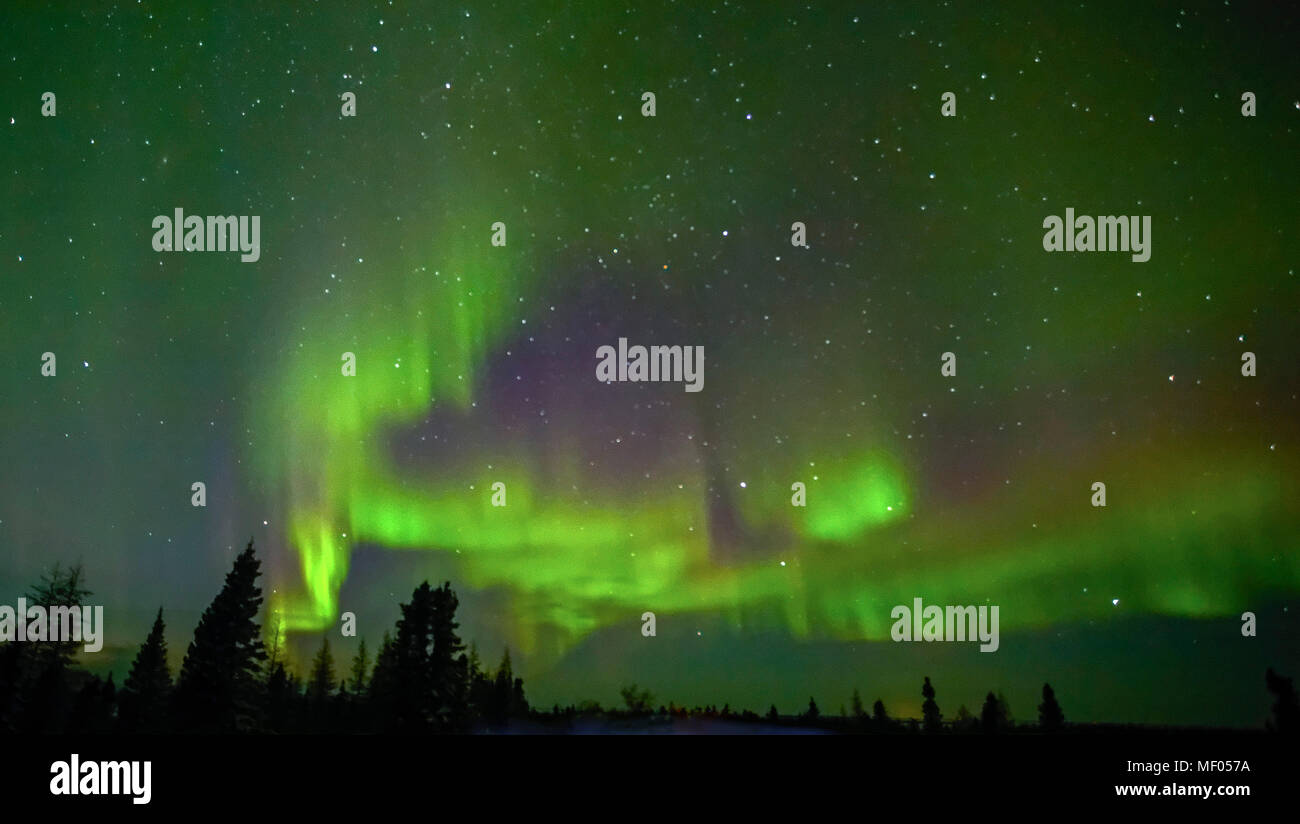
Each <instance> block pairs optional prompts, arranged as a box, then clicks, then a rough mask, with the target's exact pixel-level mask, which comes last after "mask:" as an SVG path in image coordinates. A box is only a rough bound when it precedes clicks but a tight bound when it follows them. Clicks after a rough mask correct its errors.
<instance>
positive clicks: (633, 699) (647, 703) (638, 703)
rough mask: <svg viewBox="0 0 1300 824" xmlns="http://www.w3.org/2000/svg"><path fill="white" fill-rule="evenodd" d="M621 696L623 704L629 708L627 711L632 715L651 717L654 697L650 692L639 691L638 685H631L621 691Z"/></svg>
mask: <svg viewBox="0 0 1300 824" xmlns="http://www.w3.org/2000/svg"><path fill="white" fill-rule="evenodd" d="M618 692H619V695H621V696H623V703H624V704H625V705H626V706H627V711H628V712H629V713H631V714H632V715H649V714H650V710H651V708H652V707H653V706H654V700H655V698H654V696H653V695H651V694H650V690H643V689H638V688H637V685H636V684H629V685H628V686H626V687H623V689H621V690H619V691H618Z"/></svg>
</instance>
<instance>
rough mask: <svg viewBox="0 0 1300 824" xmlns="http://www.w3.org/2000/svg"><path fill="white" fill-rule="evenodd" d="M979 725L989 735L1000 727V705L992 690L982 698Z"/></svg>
mask: <svg viewBox="0 0 1300 824" xmlns="http://www.w3.org/2000/svg"><path fill="white" fill-rule="evenodd" d="M980 726H981V727H982V728H983V730H984V732H985V733H988V734H989V735H992V734H993V733H996V732H998V731H1000V730H1001V728H1002V706H1001V703H1000V702H999V701H998V698H997V696H996V695H994V694H993V693H992V692H990V693H989V694H988V695H987V696H986V697H985V698H984V708H983V709H982V710H980Z"/></svg>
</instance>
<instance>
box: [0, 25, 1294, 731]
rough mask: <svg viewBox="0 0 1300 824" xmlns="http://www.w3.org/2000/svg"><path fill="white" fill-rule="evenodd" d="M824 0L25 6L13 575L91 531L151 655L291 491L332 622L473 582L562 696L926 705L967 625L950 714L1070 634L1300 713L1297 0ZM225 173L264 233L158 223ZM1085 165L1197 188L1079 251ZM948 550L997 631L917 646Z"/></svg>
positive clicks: (1085, 673) (11, 291)
mask: <svg viewBox="0 0 1300 824" xmlns="http://www.w3.org/2000/svg"><path fill="white" fill-rule="evenodd" d="M783 5H784V4H777V3H762V4H752V5H751V6H748V7H743V6H740V5H737V4H735V3H724V4H695V3H677V4H672V5H667V4H665V5H660V4H645V5H643V6H626V5H623V4H616V3H590V2H589V3H571V2H566V3H551V4H545V5H534V4H523V3H509V2H501V3H495V4H483V3H477V2H475V3H437V4H434V3H400V4H398V3H394V4H377V5H372V4H343V3H319V4H311V5H308V4H289V3H283V4H282V3H261V4H247V5H239V6H232V7H228V8H222V9H220V10H216V9H206V8H203V9H200V8H199V7H198V4H194V5H193V6H191V5H190V4H174V3H134V2H131V3H120V4H117V5H116V6H112V5H110V4H90V5H87V4H82V3H78V4H67V5H63V6H57V5H56V6H55V7H54V8H45V7H43V6H42V7H38V6H37V5H36V4H31V5H29V6H28V5H25V6H22V7H20V8H18V9H16V10H15V9H10V10H8V12H7V13H6V18H5V25H4V27H3V28H4V33H3V35H0V38H2V39H0V43H2V44H3V49H2V51H0V61H2V64H3V72H4V82H3V95H0V100H3V105H4V107H5V108H4V109H3V111H0V114H2V115H3V121H0V130H2V131H3V134H4V143H5V150H4V163H3V166H2V167H0V172H3V179H4V181H5V186H4V195H5V197H4V203H5V206H4V215H3V221H2V222H0V266H2V268H0V275H2V277H0V320H2V321H3V329H4V343H3V358H4V361H3V363H2V364H0V397H2V398H3V407H2V411H0V423H2V424H3V430H2V431H3V435H2V436H0V437H2V442H3V466H4V469H3V472H2V473H0V547H2V550H0V603H8V604H14V603H16V599H17V597H18V596H19V595H20V594H22V592H23V590H24V589H25V588H26V587H27V585H28V584H29V583H31V582H32V581H34V580H35V579H36V578H37V577H38V575H39V574H40V572H41V571H42V570H43V569H46V568H47V567H48V566H50V565H51V564H53V563H54V562H55V561H65V562H70V561H76V560H78V559H80V560H82V561H83V562H84V564H85V567H86V570H87V578H88V583H89V585H90V586H91V588H92V589H93V590H94V592H95V598H96V602H97V603H102V604H104V605H105V615H106V620H107V647H106V650H105V652H103V653H101V654H99V655H91V656H87V657H86V658H87V660H86V664H87V666H89V667H91V668H92V669H99V670H104V669H115V670H116V671H117V675H118V676H119V678H120V677H121V676H122V675H123V674H124V672H125V666H126V661H127V660H129V656H130V655H131V654H132V653H133V651H134V648H135V647H136V645H138V644H139V643H140V642H141V640H143V638H144V636H145V634H146V632H147V629H148V625H149V622H150V620H151V619H152V616H153V614H154V611H155V610H156V609H157V607H158V606H159V605H162V606H163V607H164V608H165V610H166V617H167V619H168V634H169V642H170V646H171V650H172V654H173V655H174V656H177V657H179V655H181V654H182V653H183V651H184V649H185V645H186V643H187V642H188V633H189V632H190V630H191V628H192V627H193V625H194V623H195V622H196V620H197V618H198V615H199V613H200V612H201V611H202V609H203V608H204V607H205V606H206V605H207V603H208V602H209V600H210V599H211V598H212V596H213V595H214V594H215V592H216V591H217V589H218V588H219V587H220V584H221V581H222V577H223V576H224V574H225V572H226V571H227V570H228V568H229V566H230V563H231V561H232V559H233V557H234V555H235V554H236V553H237V552H238V551H239V550H240V549H242V548H243V546H244V544H245V543H246V542H247V540H248V539H249V537H250V536H251V537H253V538H254V539H255V541H256V545H257V547H258V549H259V552H260V554H261V557H262V558H263V559H264V562H265V563H264V568H265V572H266V575H265V578H264V581H263V582H264V585H265V588H266V590H267V597H268V603H267V606H268V610H271V611H274V612H275V613H278V614H279V615H280V616H281V617H282V619H283V626H284V627H285V629H286V632H287V634H288V637H289V638H290V640H291V644H292V646H293V648H294V649H295V650H296V652H297V655H298V657H299V660H300V662H301V660H302V658H303V657H304V656H305V654H306V653H307V651H308V650H310V649H311V648H313V647H315V646H316V645H317V644H318V643H319V639H320V636H321V633H322V632H325V631H329V632H330V633H332V637H333V638H334V643H335V644H336V649H341V650H342V654H343V655H350V654H351V647H350V645H351V644H352V643H354V641H353V639H342V638H339V637H338V631H339V616H340V614H341V613H342V612H345V611H351V612H355V613H356V615H357V617H358V630H359V633H360V635H361V636H364V637H366V638H367V639H368V640H369V641H370V642H371V644H372V646H373V645H375V644H377V643H378V641H379V638H380V635H381V634H382V632H383V631H384V630H385V629H386V628H389V627H391V626H392V624H393V622H394V621H395V620H396V618H397V614H398V612H397V604H398V602H399V601H402V600H406V599H407V598H409V595H410V592H411V590H412V588H413V587H414V586H415V585H416V584H418V583H419V581H421V580H423V579H425V578H428V579H430V580H433V581H437V582H440V581H442V580H450V581H451V582H452V585H453V587H454V588H455V589H456V590H457V592H458V593H459V594H460V596H461V604H462V606H461V610H460V613H459V616H460V620H461V625H462V633H463V635H464V636H465V637H466V639H467V640H468V639H474V640H476V641H477V642H478V644H479V647H480V649H481V650H482V652H483V656H484V658H485V659H487V660H489V661H495V660H496V658H497V657H498V656H499V655H500V650H501V647H502V646H503V645H506V644H508V645H509V646H510V649H511V651H512V655H513V657H514V659H515V664H516V670H517V671H518V672H520V673H521V674H522V675H523V676H524V678H525V682H526V685H527V689H528V693H529V697H530V699H531V700H532V701H533V702H534V703H535V704H543V705H546V706H550V704H551V703H552V702H556V701H558V702H562V703H570V702H572V703H576V702H578V701H579V700H581V699H584V698H596V699H599V700H602V701H604V702H606V703H609V702H612V701H614V700H616V696H617V692H616V690H617V688H618V687H619V686H621V685H623V684H625V683H629V682H634V681H635V682H637V683H639V684H641V685H643V686H647V687H649V688H650V689H651V690H652V691H654V692H655V694H656V695H657V696H658V697H659V698H660V699H662V700H663V701H664V702H667V701H668V700H669V699H672V700H675V701H677V702H678V703H679V704H683V703H684V704H692V705H693V704H704V703H715V704H717V705H718V706H721V705H722V704H724V703H730V704H731V705H732V706H733V707H744V706H748V707H753V708H755V709H758V710H760V711H761V710H765V709H766V708H767V705H768V704H769V703H772V702H775V703H776V704H777V706H778V707H779V708H781V709H782V710H786V711H794V710H796V709H798V708H800V707H802V706H804V705H806V702H807V698H808V696H809V695H810V694H811V695H814V696H815V697H816V698H817V700H818V702H819V703H820V704H821V705H822V707H823V709H825V710H828V711H832V712H833V711H836V710H838V707H839V705H840V704H842V703H847V702H848V698H849V694H850V693H851V691H852V689H853V688H854V687H855V686H857V687H859V688H860V689H861V691H862V694H863V696H864V697H866V698H867V699H868V700H871V699H874V698H875V697H877V696H879V697H881V698H883V699H884V700H885V702H886V704H887V705H888V706H889V707H890V709H891V711H893V712H896V713H898V714H902V715H908V714H913V715H915V714H917V713H918V712H919V703H920V695H919V691H920V684H921V680H922V677H923V676H925V675H929V676H930V677H931V678H932V679H933V681H934V683H935V685H936V687H937V690H938V702H939V704H940V706H941V707H942V708H943V710H944V712H945V714H946V715H948V716H951V715H952V714H954V713H955V712H956V710H957V708H958V706H959V705H960V704H965V705H967V706H968V707H972V708H974V707H978V706H979V704H980V702H981V701H982V697H983V695H984V694H985V693H986V692H988V691H989V690H990V689H992V690H995V691H997V690H1000V691H1002V692H1004V693H1005V694H1006V695H1007V697H1008V699H1009V701H1010V704H1011V707H1012V710H1013V712H1014V713H1015V714H1016V716H1017V717H1018V718H1022V719H1027V718H1032V717H1034V706H1035V705H1036V704H1037V701H1038V695H1037V693H1038V690H1039V689H1040V688H1041V686H1042V683H1043V682H1044V681H1050V682H1052V684H1053V685H1054V686H1055V687H1056V691H1057V695H1058V696H1059V698H1060V700H1061V703H1062V705H1063V706H1064V708H1065V711H1066V713H1067V716H1068V717H1070V718H1071V719H1074V720H1095V721H1134V722H1159V723H1181V724H1214V725H1250V726H1258V725H1259V724H1261V723H1262V722H1263V719H1264V716H1265V715H1266V713H1267V711H1268V702H1269V696H1268V694H1267V692H1266V691H1265V689H1264V679H1263V674H1264V670H1265V668H1266V667H1267V666H1273V667H1275V668H1277V669H1279V670H1280V671H1282V672H1283V673H1284V674H1288V675H1297V674H1300V652H1298V649H1300V645H1298V644H1297V641H1298V640H1300V627H1298V626H1297V619H1300V614H1297V613H1298V612H1300V604H1297V602H1296V595H1297V593H1298V592H1300V554H1297V551H1298V550H1300V546H1298V539H1297V531H1296V525H1297V523H1298V518H1297V516H1300V454H1298V453H1297V449H1298V448H1300V437H1298V436H1300V425H1298V422H1300V402H1298V400H1297V387H1298V386H1300V367H1298V366H1297V363H1296V359H1297V350H1296V346H1295V336H1296V330H1297V329H1300V313H1298V312H1297V307H1298V306H1300V302H1298V299H1300V279H1297V275H1296V270H1297V268H1300V259H1297V256H1296V252H1295V249H1296V243H1297V231H1298V229H1300V225H1298V223H1297V217H1296V215H1297V209H1296V207H1297V202H1298V201H1297V193H1296V192H1297V189H1296V183H1297V179H1298V178H1297V171H1298V163H1297V157H1300V140H1297V130H1298V129H1300V86H1298V85H1297V76H1298V75H1297V71H1296V69H1297V64H1298V63H1300V61H1298V60H1297V58H1296V49H1295V44H1296V42H1297V35H1300V31H1298V29H1300V26H1297V22H1296V19H1295V18H1294V17H1293V16H1291V17H1288V16H1287V15H1290V14H1291V12H1290V11H1288V10H1286V9H1285V6H1284V5H1280V4H1279V5H1275V4H1261V5H1259V6H1250V5H1243V4H1240V3H1238V2H1231V3H1223V2H1217V3H1206V4H1195V3H1187V4H1182V5H1181V7H1180V5H1178V4H1173V5H1168V6H1166V7H1164V8H1159V9H1156V8H1150V7H1148V4H1141V3H1103V4H1094V3H1082V4H1080V3H1071V4H1065V3H1015V4H996V7H994V4H953V5H944V6H939V7H930V6H923V5H920V4H915V5H914V4H881V3H864V4H860V5H856V6H855V5H848V4H843V5H840V4H837V5H798V6H795V5H793V4H791V5H788V6H786V7H785V8H782V6H783ZM182 6H184V7H185V8H182ZM955 6H961V8H956V7H955ZM46 91H51V92H54V93H55V95H56V96H57V98H56V99H57V114H56V116H55V117H42V116H41V111H40V110H41V95H42V93H43V92H46ZM646 91H650V92H653V93H654V94H655V95H656V114H655V116H654V117H644V116H642V93H643V92H646ZM1246 91H1249V92H1252V93H1254V95H1255V96H1256V98H1257V115H1256V116H1254V117H1244V116H1242V112H1241V108H1242V102H1241V96H1242V94H1243V92H1246ZM344 92H353V93H355V95H356V116H355V117H344V116H342V114H341V111H340V107H341V105H342V102H341V100H340V95H342V94H343V93H344ZM945 92H952V93H954V94H955V95H956V112H957V114H956V116H955V117H943V116H941V114H940V107H941V99H940V98H941V95H943V94H944V93H945ZM177 208H180V209H183V210H184V212H185V214H188V215H200V216H206V215H257V216H259V217H260V247H261V248H260V252H261V256H260V259H259V260H257V261H256V262H247V263H245V262H241V261H240V257H239V254H238V253H237V252H217V251H213V252H199V251H185V252H181V251H177V252H169V251H163V252H158V251H155V250H154V248H153V244H152V237H153V234H154V230H153V228H152V221H153V219H154V217H155V216H157V215H168V216H170V215H172V214H173V212H174V210H175V209H177ZM1067 208H1072V209H1073V210H1074V211H1075V213H1077V214H1079V215H1091V216H1099V215H1139V216H1141V215H1147V216H1150V221H1151V232H1150V237H1149V239H1150V244H1151V245H1150V259H1149V260H1148V261H1146V262H1135V261H1134V260H1133V259H1132V256H1131V255H1130V254H1128V253H1125V252H1116V251H1108V252H1069V251H1060V252H1049V251H1046V250H1045V249H1044V243H1043V240H1044V237H1043V236H1044V228H1043V222H1044V219H1045V218H1046V217H1048V216H1050V215H1058V216H1063V215H1064V214H1065V211H1066V209H1067ZM497 221H500V222H502V223H504V224H505V226H506V244H505V245H504V246H494V245H492V243H491V242H490V241H491V237H492V225H493V224H494V223H495V222H497ZM795 221H801V222H803V223H805V224H806V226H807V240H808V247H807V248H798V247H795V246H793V245H792V243H791V235H792V231H791V226H792V224H793V223H794V222H795ZM620 337H622V338H627V339H628V341H629V344H643V345H678V346H702V347H703V349H704V353H705V359H704V367H703V370H704V371H703V388H702V390H701V391H699V392H687V391H685V388H684V386H683V384H682V383H680V382H677V383H673V382H661V383H633V382H612V383H602V382H600V381H598V380H597V378H596V374H595V367H596V364H597V358H596V350H597V349H598V348H599V347H601V346H604V345H617V342H618V339H619V338H620ZM45 352H53V353H54V354H55V355H56V357H57V373H56V375H55V376H53V377H46V376H42V374H41V357H42V354H43V353H45ZM345 352H351V353H354V354H355V356H356V375H355V377H348V376H344V375H343V374H342V370H341V358H342V356H343V353H345ZM944 352H952V353H954V354H955V355H956V367H957V371H956V375H955V376H952V377H946V376H944V375H942V374H941V373H940V366H941V363H940V357H941V355H942V354H943V353H944ZM1243 352H1253V353H1255V356H1256V358H1257V364H1258V365H1257V375H1256V376H1254V377H1247V376H1243V374H1242V353H1243ZM195 481H202V482H204V483H205V484H206V486H207V506H206V507H204V508H197V507H194V506H192V505H191V484H192V483H194V482H195ZM1098 481H1100V482H1103V483H1105V485H1106V497H1107V501H1106V504H1107V505H1106V506H1105V507H1104V508H1103V507H1094V506H1092V497H1093V492H1092V484H1093V483H1094V482H1098ZM497 482H500V483H504V484H505V489H506V495H507V499H506V500H507V505H506V506H504V507H494V506H492V505H491V503H490V498H491V494H492V492H491V488H492V485H493V484H494V483H497ZM796 482H799V483H803V484H805V485H806V494H807V505H806V506H805V507H797V506H793V505H792V502H791V497H792V491H791V487H792V484H794V483H796ZM917 597H919V598H922V599H923V600H924V603H925V604H937V605H966V604H971V605H996V606H998V607H999V610H1000V645H999V649H998V650H997V651H996V652H988V653H981V652H980V651H979V648H978V645H977V644H972V643H895V642H894V641H892V640H891V639H890V626H891V623H892V620H891V618H890V613H891V610H892V609H893V607H894V606H895V605H898V604H906V605H909V606H910V605H911V604H912V602H913V601H912V599H913V598H917ZM1247 611H1251V612H1254V613H1255V614H1256V616H1257V619H1258V634H1257V636H1256V637H1243V636H1242V632H1241V626H1242V620H1241V615H1242V613H1243V612H1247ZM644 612H654V613H655V615H656V618H657V635H656V636H655V637H643V635H642V633H641V626H642V624H641V615H642V613H644ZM173 663H174V664H176V663H178V661H174V662H173Z"/></svg>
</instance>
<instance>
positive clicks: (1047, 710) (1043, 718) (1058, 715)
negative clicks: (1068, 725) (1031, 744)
mask: <svg viewBox="0 0 1300 824" xmlns="http://www.w3.org/2000/svg"><path fill="white" fill-rule="evenodd" d="M1064 723H1065V713H1063V712H1061V705H1060V704H1058V703H1056V693H1055V692H1053V691H1052V685H1051V684H1043V703H1041V704H1039V705H1038V726H1039V727H1041V728H1042V729H1043V732H1057V731H1059V730H1060V729H1061V726H1062V725H1063V724H1064Z"/></svg>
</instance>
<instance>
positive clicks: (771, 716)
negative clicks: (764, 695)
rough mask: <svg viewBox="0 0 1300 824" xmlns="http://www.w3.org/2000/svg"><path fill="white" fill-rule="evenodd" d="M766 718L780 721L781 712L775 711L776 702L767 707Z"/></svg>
mask: <svg viewBox="0 0 1300 824" xmlns="http://www.w3.org/2000/svg"><path fill="white" fill-rule="evenodd" d="M767 720H768V721H780V720H781V714H780V713H778V712H777V711H776V704H773V705H772V706H770V707H768V710H767Z"/></svg>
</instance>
